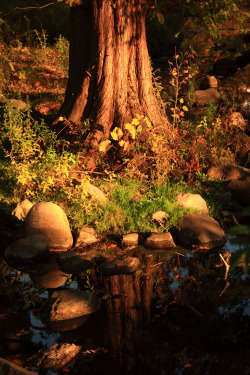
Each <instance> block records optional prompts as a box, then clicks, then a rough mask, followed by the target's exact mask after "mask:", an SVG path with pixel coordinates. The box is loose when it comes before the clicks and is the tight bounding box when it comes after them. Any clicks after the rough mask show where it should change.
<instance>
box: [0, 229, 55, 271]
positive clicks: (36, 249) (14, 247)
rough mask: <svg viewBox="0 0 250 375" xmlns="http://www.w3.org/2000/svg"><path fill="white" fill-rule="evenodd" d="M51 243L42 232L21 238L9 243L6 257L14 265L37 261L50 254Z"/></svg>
mask: <svg viewBox="0 0 250 375" xmlns="http://www.w3.org/2000/svg"><path fill="white" fill-rule="evenodd" d="M48 254H49V243H48V240H47V239H46V237H45V236H43V235H42V234H35V235H31V236H28V237H25V238H21V239H20V240H17V241H15V242H13V243H12V244H11V245H9V246H8V247H7V248H6V250H5V258H6V260H7V262H8V263H10V264H13V265H19V264H27V263H28V262H37V261H38V260H39V258H42V257H44V256H48Z"/></svg>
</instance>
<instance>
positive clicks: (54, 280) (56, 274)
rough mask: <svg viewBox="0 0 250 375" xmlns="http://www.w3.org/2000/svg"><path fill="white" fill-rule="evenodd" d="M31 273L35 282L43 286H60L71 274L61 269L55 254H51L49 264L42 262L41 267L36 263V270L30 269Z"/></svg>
mask: <svg viewBox="0 0 250 375" xmlns="http://www.w3.org/2000/svg"><path fill="white" fill-rule="evenodd" d="M29 275H30V278H31V280H32V281H33V282H34V283H36V284H38V285H41V286H42V287H43V288H59V286H61V285H63V284H64V283H65V282H66V281H67V279H68V276H69V275H67V274H66V273H64V272H63V271H61V270H60V269H59V266H58V264H57V262H56V257H55V256H53V255H51V256H50V261H49V264H42V265H41V266H40V267H39V265H36V269H35V272H34V273H32V271H30V272H29Z"/></svg>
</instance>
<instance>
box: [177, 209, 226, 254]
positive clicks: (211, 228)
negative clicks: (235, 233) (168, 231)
mask: <svg viewBox="0 0 250 375" xmlns="http://www.w3.org/2000/svg"><path fill="white" fill-rule="evenodd" d="M177 230H178V241H179V243H180V245H182V246H184V247H186V248H196V247H197V248H205V249H214V248H218V247H222V246H223V245H224V244H225V242H226V236H225V232H224V230H223V229H222V228H221V226H220V224H219V223H218V222H217V221H216V220H214V219H213V218H211V217H209V216H205V215H198V214H190V215H184V216H183V219H182V221H181V222H180V224H179V226H178V227H177Z"/></svg>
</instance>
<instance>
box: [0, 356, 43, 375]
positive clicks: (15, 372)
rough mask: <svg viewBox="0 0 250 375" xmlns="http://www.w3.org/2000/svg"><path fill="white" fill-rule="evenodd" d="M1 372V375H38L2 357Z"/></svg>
mask: <svg viewBox="0 0 250 375" xmlns="http://www.w3.org/2000/svg"><path fill="white" fill-rule="evenodd" d="M0 374H1V375H36V374H35V373H34V372H31V371H28V370H25V369H24V368H22V367H20V366H18V365H16V364H15V363H12V362H9V361H7V360H6V359H3V358H0Z"/></svg>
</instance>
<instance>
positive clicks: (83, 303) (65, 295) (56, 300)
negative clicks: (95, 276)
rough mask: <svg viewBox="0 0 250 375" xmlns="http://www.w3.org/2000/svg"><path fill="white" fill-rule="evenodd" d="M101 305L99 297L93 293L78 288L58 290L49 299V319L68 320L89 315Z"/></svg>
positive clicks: (52, 320)
mask: <svg viewBox="0 0 250 375" xmlns="http://www.w3.org/2000/svg"><path fill="white" fill-rule="evenodd" d="M100 307H101V301H100V299H99V298H98V297H97V296H96V295H95V294H93V293H88V292H82V291H79V290H58V291H55V292H53V294H52V296H51V300H50V313H49V320H50V321H51V322H54V321H58V320H68V319H73V318H77V317H79V316H84V315H90V314H93V313H95V312H97V311H98V310H99V309H100Z"/></svg>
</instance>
